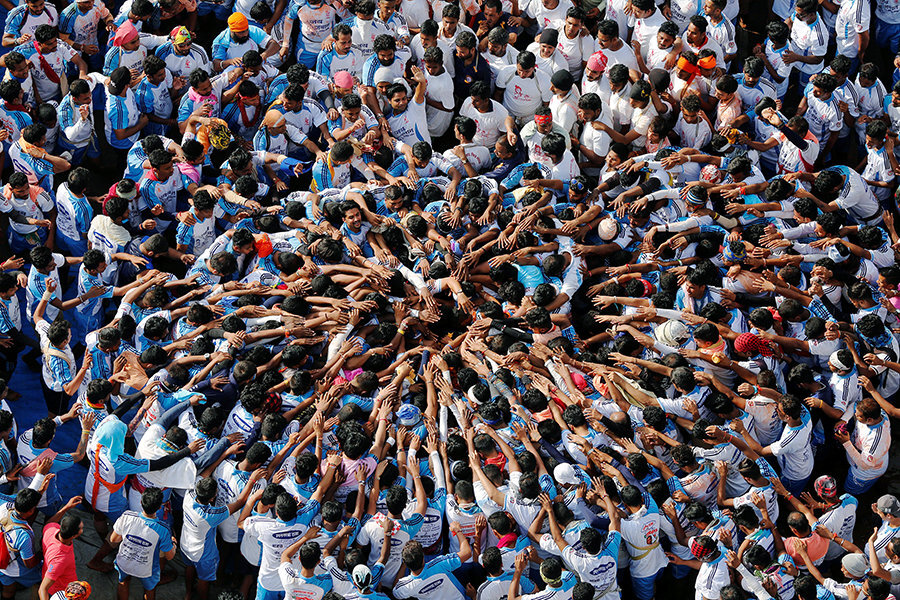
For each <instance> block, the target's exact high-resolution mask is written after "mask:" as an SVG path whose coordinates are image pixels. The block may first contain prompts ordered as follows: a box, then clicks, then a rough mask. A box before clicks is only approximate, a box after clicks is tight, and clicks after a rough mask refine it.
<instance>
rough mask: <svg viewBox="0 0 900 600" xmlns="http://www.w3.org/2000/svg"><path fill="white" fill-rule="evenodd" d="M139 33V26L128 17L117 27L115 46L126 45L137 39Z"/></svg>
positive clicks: (114, 38)
mask: <svg viewBox="0 0 900 600" xmlns="http://www.w3.org/2000/svg"><path fill="white" fill-rule="evenodd" d="M139 35H140V34H139V33H138V30H137V27H135V26H134V24H132V22H131V21H129V20H127V19H126V20H125V22H124V23H122V24H121V25H119V28H118V29H116V35H115V36H114V37H113V46H124V45H125V44H127V43H128V42H133V41H134V40H136V39H137V38H138V36H139Z"/></svg>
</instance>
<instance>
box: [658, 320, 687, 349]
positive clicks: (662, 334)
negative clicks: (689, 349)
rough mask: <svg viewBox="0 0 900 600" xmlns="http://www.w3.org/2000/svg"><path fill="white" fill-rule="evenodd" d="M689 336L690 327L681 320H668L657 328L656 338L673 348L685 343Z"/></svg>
mask: <svg viewBox="0 0 900 600" xmlns="http://www.w3.org/2000/svg"><path fill="white" fill-rule="evenodd" d="M688 337H689V333H688V328H687V326H686V325H685V324H684V323H682V322H681V321H666V322H665V323H663V324H662V325H660V326H659V327H657V328H656V339H657V340H659V341H660V343H662V344H665V345H666V346H671V347H672V348H677V347H678V346H680V345H681V344H683V343H684V342H685V341H686V340H687V338H688Z"/></svg>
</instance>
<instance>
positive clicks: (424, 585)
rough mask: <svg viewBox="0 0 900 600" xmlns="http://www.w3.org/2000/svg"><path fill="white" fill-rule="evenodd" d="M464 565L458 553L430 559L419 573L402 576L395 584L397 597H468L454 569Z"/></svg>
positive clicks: (426, 599) (447, 599) (425, 599)
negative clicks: (455, 575) (454, 574)
mask: <svg viewBox="0 0 900 600" xmlns="http://www.w3.org/2000/svg"><path fill="white" fill-rule="evenodd" d="M461 565H462V561H460V559H459V556H458V555H456V554H445V555H444V556H438V557H437V558H435V559H433V560H431V561H429V562H428V563H426V564H425V568H423V569H422V571H421V572H420V573H419V574H418V575H415V574H412V573H410V574H409V575H407V576H406V577H401V578H400V580H399V581H397V585H396V586H394V597H395V598H418V599H419V600H431V599H433V600H457V599H461V598H465V597H466V592H465V589H464V588H463V587H462V586H461V585H460V583H459V581H458V580H457V579H456V577H454V576H453V571H455V570H456V569H458V568H459V567H460V566H461Z"/></svg>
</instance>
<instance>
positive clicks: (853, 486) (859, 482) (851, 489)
mask: <svg viewBox="0 0 900 600" xmlns="http://www.w3.org/2000/svg"><path fill="white" fill-rule="evenodd" d="M878 479H879V477H875V478H874V479H861V478H860V477H859V476H857V475H854V474H853V469H852V468H851V469H850V470H849V471H848V472H847V480H846V481H845V482H844V491H845V492H847V493H848V494H850V495H852V496H859V495H860V494H865V493H866V492H868V491H869V490H870V489H872V486H874V485H875V483H876V482H877V481H878Z"/></svg>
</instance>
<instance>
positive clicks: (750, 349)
mask: <svg viewBox="0 0 900 600" xmlns="http://www.w3.org/2000/svg"><path fill="white" fill-rule="evenodd" d="M734 349H735V350H737V351H738V352H743V353H745V354H749V355H751V356H756V355H757V354H762V355H763V356H772V348H770V347H769V344H768V343H767V342H766V341H765V340H764V339H762V338H761V337H759V336H758V335H756V334H753V333H742V334H741V335H739V336H737V338H735V340H734Z"/></svg>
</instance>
